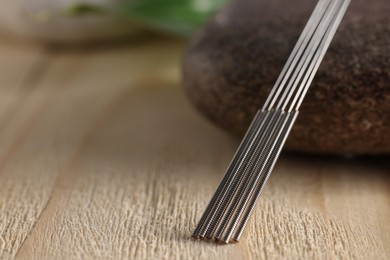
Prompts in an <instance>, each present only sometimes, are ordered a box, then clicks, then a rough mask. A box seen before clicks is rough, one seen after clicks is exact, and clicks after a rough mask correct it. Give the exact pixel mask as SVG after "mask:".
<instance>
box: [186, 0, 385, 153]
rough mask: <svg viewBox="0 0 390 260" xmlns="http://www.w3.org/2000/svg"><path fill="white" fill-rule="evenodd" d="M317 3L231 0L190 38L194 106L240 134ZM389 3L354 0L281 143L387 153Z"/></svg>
mask: <svg viewBox="0 0 390 260" xmlns="http://www.w3.org/2000/svg"><path fill="white" fill-rule="evenodd" d="M315 4H316V1H309V0H272V1H268V0H235V1H233V2H232V3H231V4H229V5H228V6H227V7H226V8H224V9H222V10H221V11H220V12H219V13H217V14H216V15H215V16H214V17H213V18H212V19H211V20H210V21H209V22H208V23H207V24H206V25H205V26H204V27H203V28H202V29H200V30H199V31H198V33H197V34H195V36H194V37H193V39H192V41H191V43H190V45H189V47H188V49H187V52H186V54H185V57H184V62H183V80H184V86H185V89H186V91H187V93H188V96H189V98H190V100H191V101H192V103H193V104H194V105H195V106H196V107H197V109H198V110H199V111H200V112H201V113H202V114H204V115H205V116H206V117H207V118H209V119H210V120H212V121H213V122H215V123H217V124H218V125H219V126H221V127H222V128H224V129H226V130H228V131H230V132H232V133H234V134H236V135H243V134H244V132H245V131H246V129H247V127H248V125H249V123H250V121H251V120H252V118H253V116H254V114H255V112H256V110H257V109H258V108H261V107H262V105H263V103H264V101H265V99H266V97H267V95H268V93H269V92H270V89H271V88H272V86H273V84H274V82H275V81H276V78H277V77H278V75H279V73H280V71H281V70H282V67H283V65H284V63H285V62H286V60H287V58H288V56H289V54H290V52H291V50H292V48H293V47H294V44H295V42H296V40H297V39H298V37H299V35H300V33H301V31H302V29H303V27H304V25H305V23H306V21H307V19H308V17H309V16H310V14H311V12H312V10H313V8H314V6H315ZM389 14H390V2H389V1H388V0H376V1H373V2H370V1H366V0H353V1H352V2H351V5H350V7H349V9H348V10H347V13H346V15H345V17H344V19H343V21H342V23H341V25H340V27H339V30H338V31H337V33H336V35H335V38H334V40H333V42H332V44H331V46H330V48H329V50H328V52H327V54H326V55H325V58H324V60H323V62H322V64H321V66H320V69H319V71H318V73H317V75H316V77H315V79H314V81H313V84H312V86H311V87H310V89H309V91H308V93H307V96H306V98H305V100H304V102H303V104H302V107H301V109H300V115H299V117H298V120H297V122H296V124H295V126H294V128H293V130H292V132H291V134H290V137H289V139H288V141H287V144H286V149H288V150H293V151H301V152H311V153H327V154H388V153H389V152H390V15H389Z"/></svg>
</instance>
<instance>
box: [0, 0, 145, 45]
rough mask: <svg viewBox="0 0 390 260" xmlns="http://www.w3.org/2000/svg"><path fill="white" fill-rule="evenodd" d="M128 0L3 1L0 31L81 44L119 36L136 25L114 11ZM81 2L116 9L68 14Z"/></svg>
mask: <svg viewBox="0 0 390 260" xmlns="http://www.w3.org/2000/svg"><path fill="white" fill-rule="evenodd" d="M128 1H129V0H82V1H81V0H0V3H1V8H0V32H2V34H3V35H4V34H6V35H7V34H8V35H12V36H14V37H15V36H16V37H18V38H29V39H34V40H42V41H46V42H56V43H82V42H91V41H101V40H106V39H111V38H119V37H123V36H126V35H130V34H132V33H134V32H135V31H136V30H137V29H136V27H135V26H134V25H133V24H132V23H131V22H130V21H129V19H126V17H124V16H121V15H119V14H118V13H116V12H115V11H114V10H115V9H116V6H117V5H118V4H120V3H123V2H128ZM78 4H91V5H92V6H101V7H103V8H104V10H113V12H98V11H97V12H93V11H92V12H90V13H88V14H85V15H81V16H77V15H69V13H67V12H70V8H72V6H76V5H78Z"/></svg>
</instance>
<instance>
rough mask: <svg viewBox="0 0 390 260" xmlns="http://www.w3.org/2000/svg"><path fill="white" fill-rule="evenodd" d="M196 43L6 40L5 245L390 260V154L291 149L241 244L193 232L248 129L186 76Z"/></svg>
mask: <svg viewBox="0 0 390 260" xmlns="http://www.w3.org/2000/svg"><path fill="white" fill-rule="evenodd" d="M183 46H184V44H183V43H181V42H177V41H173V40H169V39H141V40H137V41H135V42H129V43H127V44H123V45H120V46H111V47H108V48H94V49H71V50H64V49H56V48H44V47H39V46H37V47H26V46H18V45H15V44H10V43H1V44H0V144H1V145H0V185H1V188H0V258H1V259H10V258H11V259H12V258H14V257H16V258H18V259H81V258H82V259H119V258H123V259H144V258H145V259H177V258H180V259H187V258H196V259H198V258H199V259H215V258H217V257H218V259H219V258H220V259H264V258H269V259H280V258H288V259H305V258H307V259H312V258H316V259H319V258H323V259H330V258H343V259H352V258H353V259H390V249H389V248H390V167H389V164H388V163H387V162H386V161H387V160H388V157H387V158H386V157H383V158H358V159H348V160H347V159H342V158H329V157H326V158H324V157H309V156H303V155H294V154H283V155H282V157H281V159H280V161H279V163H278V164H277V167H276V169H275V170H274V173H273V174H272V177H271V178H270V181H269V182H268V184H267V186H266V188H265V190H264V193H263V195H262V197H261V200H260V202H259V204H258V205H257V207H256V211H255V213H254V215H253V217H252V220H251V222H250V224H249V225H248V228H247V231H246V233H245V235H244V236H243V238H242V240H241V242H240V243H238V244H234V245H228V246H220V245H215V244H213V243H207V242H202V241H193V240H192V239H190V234H191V231H192V230H193V228H194V227H195V225H196V222H197V221H198V219H199V218H200V215H201V214H202V212H203V209H204V208H205V206H206V204H207V203H208V200H209V199H210V197H211V195H212V193H213V191H214V189H215V187H216V186H217V184H218V182H219V180H220V178H221V177H222V175H223V173H224V170H225V167H226V166H227V164H228V162H229V160H230V158H231V157H232V155H233V153H234V150H235V148H236V147H237V145H238V140H236V139H234V138H232V137H231V136H229V135H228V134H226V133H224V132H223V131H222V130H220V129H217V128H216V127H215V126H213V125H212V124H210V123H209V122H207V121H206V120H205V119H203V118H202V117H201V116H200V115H199V114H198V113H197V112H196V111H195V110H194V109H193V108H192V107H191V106H190V104H189V103H188V101H187V100H186V98H185V95H184V92H183V90H182V88H181V87H180V70H179V64H180V59H181V54H182V51H183Z"/></svg>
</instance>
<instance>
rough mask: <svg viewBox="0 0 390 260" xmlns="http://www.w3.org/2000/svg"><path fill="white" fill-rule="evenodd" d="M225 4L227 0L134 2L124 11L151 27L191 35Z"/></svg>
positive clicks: (126, 6)
mask: <svg viewBox="0 0 390 260" xmlns="http://www.w3.org/2000/svg"><path fill="white" fill-rule="evenodd" d="M224 2H226V0H133V1H131V2H129V3H128V4H126V5H125V6H124V7H123V11H124V12H125V13H126V14H127V15H128V16H129V17H131V18H133V19H135V20H137V21H138V22H142V23H143V24H145V25H147V26H149V27H152V28H155V29H158V30H163V31H169V32H172V33H176V34H181V35H190V34H191V33H192V32H193V31H194V30H195V29H196V28H198V27H199V26H200V25H201V24H202V23H203V22H204V21H205V20H206V19H207V17H209V16H210V15H211V14H212V13H213V12H214V11H215V10H216V9H218V8H219V7H220V6H221V5H222V4H223V3H224Z"/></svg>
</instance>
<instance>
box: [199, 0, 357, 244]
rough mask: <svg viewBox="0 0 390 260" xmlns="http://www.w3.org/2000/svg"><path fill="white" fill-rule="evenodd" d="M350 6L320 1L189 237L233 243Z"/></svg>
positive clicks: (337, 1)
mask: <svg viewBox="0 0 390 260" xmlns="http://www.w3.org/2000/svg"><path fill="white" fill-rule="evenodd" d="M349 2H350V0H320V1H319V2H318V4H317V5H316V7H315V9H314V11H313V13H312V15H311V17H310V18H309V21H308V22H307V24H306V26H305V28H304V30H303V32H302V34H301V35H300V37H299V39H298V42H297V43H296V45H295V47H294V49H293V51H292V53H291V55H290V56H289V58H288V60H287V62H286V64H285V66H284V68H283V70H282V72H281V74H280V75H279V78H278V79H277V81H276V83H275V85H274V87H273V88H272V90H271V93H270V94H269V96H268V99H267V100H266V102H265V104H264V106H263V108H262V109H261V110H259V111H258V112H257V114H256V116H255V118H254V119H253V121H252V123H251V125H250V127H249V129H248V131H247V133H246V134H245V137H244V139H243V140H242V142H241V144H240V146H239V148H238V150H237V152H236V154H235V155H234V157H233V159H232V161H231V163H230V165H229V167H228V169H227V171H226V173H225V175H224V177H223V179H222V181H221V183H220V185H219V186H218V188H217V190H216V192H215V194H214V196H213V197H212V199H211V201H210V203H209V205H208V206H207V208H206V210H205V212H204V214H203V216H202V218H201V220H200V221H199V224H198V226H197V227H196V229H195V231H194V233H193V237H194V238H206V239H211V240H215V241H217V242H222V243H230V242H238V240H239V239H240V237H241V235H242V233H243V230H244V228H245V226H246V224H247V222H248V219H249V217H250V215H251V213H252V211H253V209H254V207H255V204H256V202H257V200H258V197H259V195H260V193H261V191H262V189H263V186H264V184H265V183H266V181H267V179H268V177H269V175H270V173H271V171H272V169H273V167H274V165H275V163H276V160H277V158H278V156H279V154H280V151H281V149H282V147H283V145H284V143H285V141H286V139H287V136H288V134H289V132H290V130H291V128H292V126H293V124H294V122H295V119H296V118H297V115H298V109H299V107H300V105H301V103H302V101H303V98H304V96H305V94H306V92H307V90H308V88H309V86H310V84H311V82H312V80H313V77H314V75H315V73H316V71H317V70H318V67H319V65H320V63H321V61H322V59H323V57H324V55H325V52H326V50H327V49H328V46H329V44H330V42H331V40H332V38H333V36H334V34H335V32H336V30H337V28H338V26H339V24H340V21H341V19H342V17H343V15H344V13H345V11H346V9H347V7H348V5H349Z"/></svg>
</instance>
